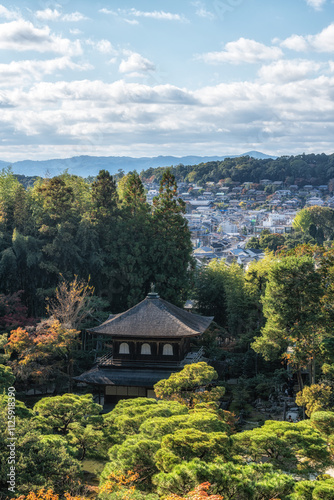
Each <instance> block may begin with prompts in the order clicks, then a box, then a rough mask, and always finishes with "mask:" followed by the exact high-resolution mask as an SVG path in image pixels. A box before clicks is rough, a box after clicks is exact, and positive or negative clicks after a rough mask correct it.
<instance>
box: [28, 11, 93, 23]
mask: <svg viewBox="0 0 334 500" xmlns="http://www.w3.org/2000/svg"><path fill="white" fill-rule="evenodd" d="M35 16H36V17H37V19H41V20H42V21H68V22H78V21H83V20H85V19H87V17H86V16H84V15H83V14H81V12H72V13H70V14H62V12H60V11H59V10H57V9H53V10H52V9H50V8H47V9H44V10H38V11H36V12H35Z"/></svg>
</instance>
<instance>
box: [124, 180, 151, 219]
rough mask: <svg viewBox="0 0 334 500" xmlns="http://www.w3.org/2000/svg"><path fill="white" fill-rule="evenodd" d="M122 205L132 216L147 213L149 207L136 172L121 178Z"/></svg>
mask: <svg viewBox="0 0 334 500" xmlns="http://www.w3.org/2000/svg"><path fill="white" fill-rule="evenodd" d="M122 181H123V183H122V203H123V205H124V207H126V208H127V209H128V210H129V211H130V213H131V214H132V216H134V215H136V214H137V213H138V211H139V212H148V210H149V205H148V203H147V202H146V195H145V189H144V186H143V183H142V181H141V179H140V177H139V175H138V174H137V172H133V173H130V174H128V175H126V176H125V177H123V178H122Z"/></svg>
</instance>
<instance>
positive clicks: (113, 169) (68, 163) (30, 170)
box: [0, 151, 276, 177]
mask: <svg viewBox="0 0 334 500" xmlns="http://www.w3.org/2000/svg"><path fill="white" fill-rule="evenodd" d="M240 156H252V157H253V158H256V159H267V158H272V159H274V158H276V157H275V156H269V155H266V154H264V153H260V152H258V151H249V152H247V153H243V154H241V155H222V156H182V157H176V156H156V157H153V158H150V157H142V158H133V157H130V156H74V157H73V158H65V159H53V160H42V161H34V160H23V161H17V162H14V163H9V162H5V161H0V168H1V169H2V168H4V167H7V166H8V165H11V166H12V169H13V172H14V173H15V174H21V175H26V176H36V175H37V176H41V177H45V176H46V175H48V176H50V177H53V176H55V175H59V174H61V173H62V172H64V170H66V169H68V172H69V173H70V174H74V175H79V176H81V177H88V176H95V175H97V174H98V172H99V170H102V169H104V170H108V171H109V172H110V173H111V174H115V173H117V171H118V170H119V169H122V170H124V172H125V173H127V172H129V171H131V170H137V172H141V171H142V170H146V169H148V168H157V167H169V166H171V165H174V166H176V165H179V164H180V163H182V164H183V165H198V164H199V163H207V162H210V161H219V160H224V158H236V157H240Z"/></svg>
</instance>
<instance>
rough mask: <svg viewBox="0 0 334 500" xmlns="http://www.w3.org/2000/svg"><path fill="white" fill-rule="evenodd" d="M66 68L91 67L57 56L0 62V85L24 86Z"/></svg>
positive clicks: (79, 68)
mask: <svg viewBox="0 0 334 500" xmlns="http://www.w3.org/2000/svg"><path fill="white" fill-rule="evenodd" d="M67 69H71V70H75V71H85V70H89V69H93V66H91V65H90V64H88V63H84V64H78V63H75V62H73V61H72V60H71V59H70V58H69V57H67V56H64V57H58V58H55V59H47V60H23V61H12V62H11V63H9V64H0V85H1V86H6V85H8V82H10V83H11V85H17V86H19V87H24V86H27V85H29V84H31V81H40V80H41V78H42V77H43V76H44V75H51V74H54V73H57V72H59V71H64V70H67Z"/></svg>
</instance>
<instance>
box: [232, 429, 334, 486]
mask: <svg viewBox="0 0 334 500" xmlns="http://www.w3.org/2000/svg"><path fill="white" fill-rule="evenodd" d="M232 440H233V449H232V450H233V451H232V452H234V454H236V455H239V456H240V457H241V458H242V460H243V461H244V463H247V462H248V461H249V460H250V461H252V462H255V463H261V462H263V461H266V463H272V464H273V465H274V467H275V468H279V469H280V470H282V471H285V472H286V473H295V474H298V475H299V474H306V475H307V476H308V475H309V474H310V473H319V472H321V471H323V470H325V468H326V466H328V465H329V463H330V456H329V453H328V450H327V449H326V444H325V441H324V439H323V437H322V436H321V435H320V433H319V432H318V431H316V430H315V429H312V427H311V426H310V425H309V424H308V423H306V422H304V421H303V422H299V423H298V424H294V423H290V422H276V421H272V420H268V421H267V422H265V424H264V425H263V426H262V427H259V428H255V429H253V430H251V431H244V432H241V433H238V434H235V435H234V436H232Z"/></svg>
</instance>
